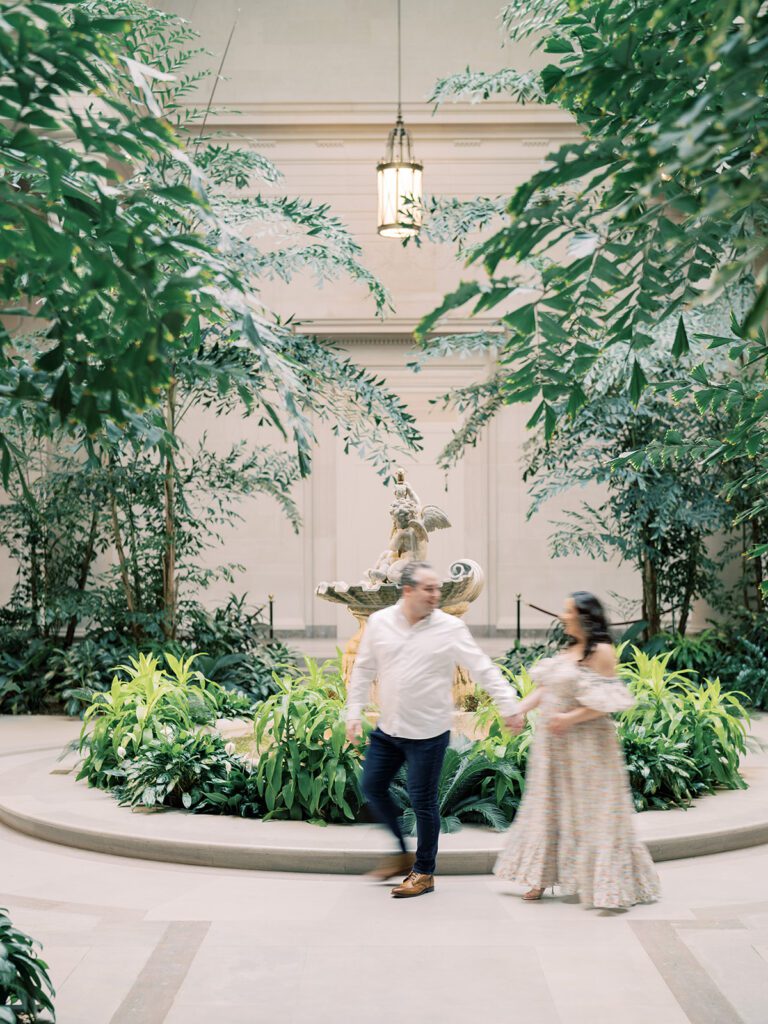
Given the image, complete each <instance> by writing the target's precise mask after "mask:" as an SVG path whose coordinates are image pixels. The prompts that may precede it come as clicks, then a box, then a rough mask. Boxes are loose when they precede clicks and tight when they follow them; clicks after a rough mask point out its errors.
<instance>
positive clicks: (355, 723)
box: [347, 718, 363, 743]
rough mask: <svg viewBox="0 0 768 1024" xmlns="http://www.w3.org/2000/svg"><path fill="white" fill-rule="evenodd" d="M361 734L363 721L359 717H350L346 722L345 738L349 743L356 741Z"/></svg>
mask: <svg viewBox="0 0 768 1024" xmlns="http://www.w3.org/2000/svg"><path fill="white" fill-rule="evenodd" d="M362 735H363V723H362V722H361V721H360V719H359V718H352V719H350V720H349V721H348V722H347V739H348V740H349V742H350V743H356V742H357V740H359V739H360V737H361V736H362Z"/></svg>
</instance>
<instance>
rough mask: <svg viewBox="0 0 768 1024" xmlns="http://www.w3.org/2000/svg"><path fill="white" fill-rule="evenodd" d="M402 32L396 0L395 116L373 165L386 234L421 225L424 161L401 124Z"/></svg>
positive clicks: (403, 233)
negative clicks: (381, 154) (382, 149)
mask: <svg viewBox="0 0 768 1024" xmlns="http://www.w3.org/2000/svg"><path fill="white" fill-rule="evenodd" d="M401 83H402V32H401V28H400V0H397V120H396V122H395V127H394V128H393V129H392V131H391V132H390V133H389V138H388V139H387V148H386V152H385V154H384V157H383V159H382V160H380V161H379V163H378V164H377V165H376V172H377V177H378V186H379V222H378V232H379V234H380V235H383V236H384V237H385V238H407V237H408V236H409V235H418V233H419V229H420V227H421V211H422V205H421V199H422V194H421V182H422V172H423V170H424V165H423V164H422V163H421V161H420V160H417V159H416V158H415V157H414V155H413V146H412V143H411V136H410V134H409V132H408V130H407V129H406V127H405V125H404V124H403V110H402V86H401Z"/></svg>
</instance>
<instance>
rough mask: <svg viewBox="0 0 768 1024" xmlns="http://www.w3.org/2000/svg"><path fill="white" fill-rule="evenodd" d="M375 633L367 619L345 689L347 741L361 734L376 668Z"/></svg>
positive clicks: (374, 628)
mask: <svg viewBox="0 0 768 1024" xmlns="http://www.w3.org/2000/svg"><path fill="white" fill-rule="evenodd" d="M375 631H376V623H375V620H371V619H369V620H368V622H367V624H366V627H365V629H364V630H363V638H362V640H361V641H360V647H359V648H358V651H357V657H356V658H355V665H354V668H353V669H352V677H351V679H350V680H349V686H348V688H347V704H346V708H345V710H344V718H345V719H346V722H347V739H349V740H350V741H351V740H355V739H357V737H358V736H359V735H360V733H361V732H362V717H363V708H364V707H365V705H366V704H367V703H368V699H369V697H370V693H371V684H372V683H373V681H374V679H375V678H376V674H377V671H378V666H377V664H376V655H375V651H374V646H373V635H374V634H375Z"/></svg>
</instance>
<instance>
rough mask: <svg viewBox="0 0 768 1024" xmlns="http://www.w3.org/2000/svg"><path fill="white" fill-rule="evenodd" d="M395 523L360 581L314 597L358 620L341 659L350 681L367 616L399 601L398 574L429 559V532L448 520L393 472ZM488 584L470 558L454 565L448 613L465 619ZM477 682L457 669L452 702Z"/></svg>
mask: <svg viewBox="0 0 768 1024" xmlns="http://www.w3.org/2000/svg"><path fill="white" fill-rule="evenodd" d="M389 513H390V516H391V520H392V526H391V532H390V537H389V544H388V546H387V547H386V548H385V549H384V551H382V553H381V554H380V555H379V557H378V560H377V561H376V564H375V565H374V566H373V568H371V569H368V570H367V571H366V572H365V574H364V576H363V578H362V579H361V580H360V582H359V583H351V584H350V583H344V582H341V581H337V582H335V583H321V584H320V585H319V586H318V587H317V589H316V591H315V593H316V594H317V596H318V597H321V598H323V600H325V601H333V602H334V603H336V604H344V605H346V606H347V608H349V610H350V612H351V613H352V615H354V617H355V619H356V620H357V624H358V629H357V632H356V633H355V635H354V636H353V637H352V638H351V639H350V641H349V643H348V644H347V647H346V650H345V651H344V656H343V662H342V665H343V670H344V678H345V679H346V680H347V681H349V677H350V675H351V673H352V666H353V665H354V663H355V657H356V656H357V651H358V648H359V646H360V641H361V639H362V636H363V632H364V630H365V625H366V622H367V621H368V616H369V615H371V614H372V613H373V612H375V611H378V610H379V609H381V608H386V607H387V606H388V605H391V604H394V603H395V602H396V601H397V600H398V599H399V597H400V587H399V583H400V574H401V573H402V571H403V569H404V568H405V566H406V565H407V564H408V562H426V561H429V558H428V549H429V534H430V533H432V532H433V531H434V530H445V529H448V528H449V527H450V525H451V524H450V522H449V521H448V517H447V516H446V515H445V513H444V512H443V511H442V510H441V509H439V508H438V507H437V506H436V505H423V504H422V503H421V501H420V499H419V497H418V495H417V494H416V493H415V492H414V490H413V488H412V487H411V486H410V484H409V483H408V482H407V481H406V479H405V472H404V470H402V469H398V470H397V471H396V473H395V483H394V491H393V501H392V503H391V504H390V506H389ZM484 584H485V577H484V574H483V570H482V569H481V568H480V566H479V565H478V564H477V562H473V561H472V560H471V559H469V558H463V559H459V560H458V561H456V562H453V563H452V564H451V566H450V568H449V569H448V576H447V578H446V579H444V580H443V589H442V594H441V598H440V607H441V608H442V610H443V611H444V612H448V614H449V615H457V616H461V615H463V614H464V613H465V612H466V610H467V609H468V608H469V606H470V604H471V603H472V602H473V601H474V600H475V599H476V598H477V597H478V595H479V594H480V592H481V591H482V589H483V586H484ZM473 687H474V684H473V683H472V680H471V679H470V677H469V675H468V673H467V672H466V671H465V670H464V669H461V668H459V669H457V672H456V678H455V679H454V699H455V700H456V702H457V703H458V702H459V701H460V700H461V699H462V698H463V697H464V696H465V695H466V694H467V693H469V692H472V690H473Z"/></svg>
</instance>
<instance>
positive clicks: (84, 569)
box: [64, 509, 99, 647]
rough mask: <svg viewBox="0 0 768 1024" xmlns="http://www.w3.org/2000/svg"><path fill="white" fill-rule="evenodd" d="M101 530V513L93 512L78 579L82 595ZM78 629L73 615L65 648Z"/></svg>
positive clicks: (70, 644)
mask: <svg viewBox="0 0 768 1024" xmlns="http://www.w3.org/2000/svg"><path fill="white" fill-rule="evenodd" d="M98 528H99V513H98V509H94V510H93V514H92V516H91V527H90V530H89V531H88V540H87V541H86V544H85V552H84V554H83V561H82V563H81V565H80V573H79V575H78V578H77V592H78V594H82V593H83V591H84V590H85V585H86V583H87V582H88V575H89V573H90V571H91V564H92V562H93V556H94V554H95V553H96V535H97V533H98ZM76 629H77V616H76V615H73V616H72V618H71V619H70V620H69V623H68V625H67V632H66V633H65V635H64V646H65V647H71V646H72V643H73V641H74V639H75V630H76Z"/></svg>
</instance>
